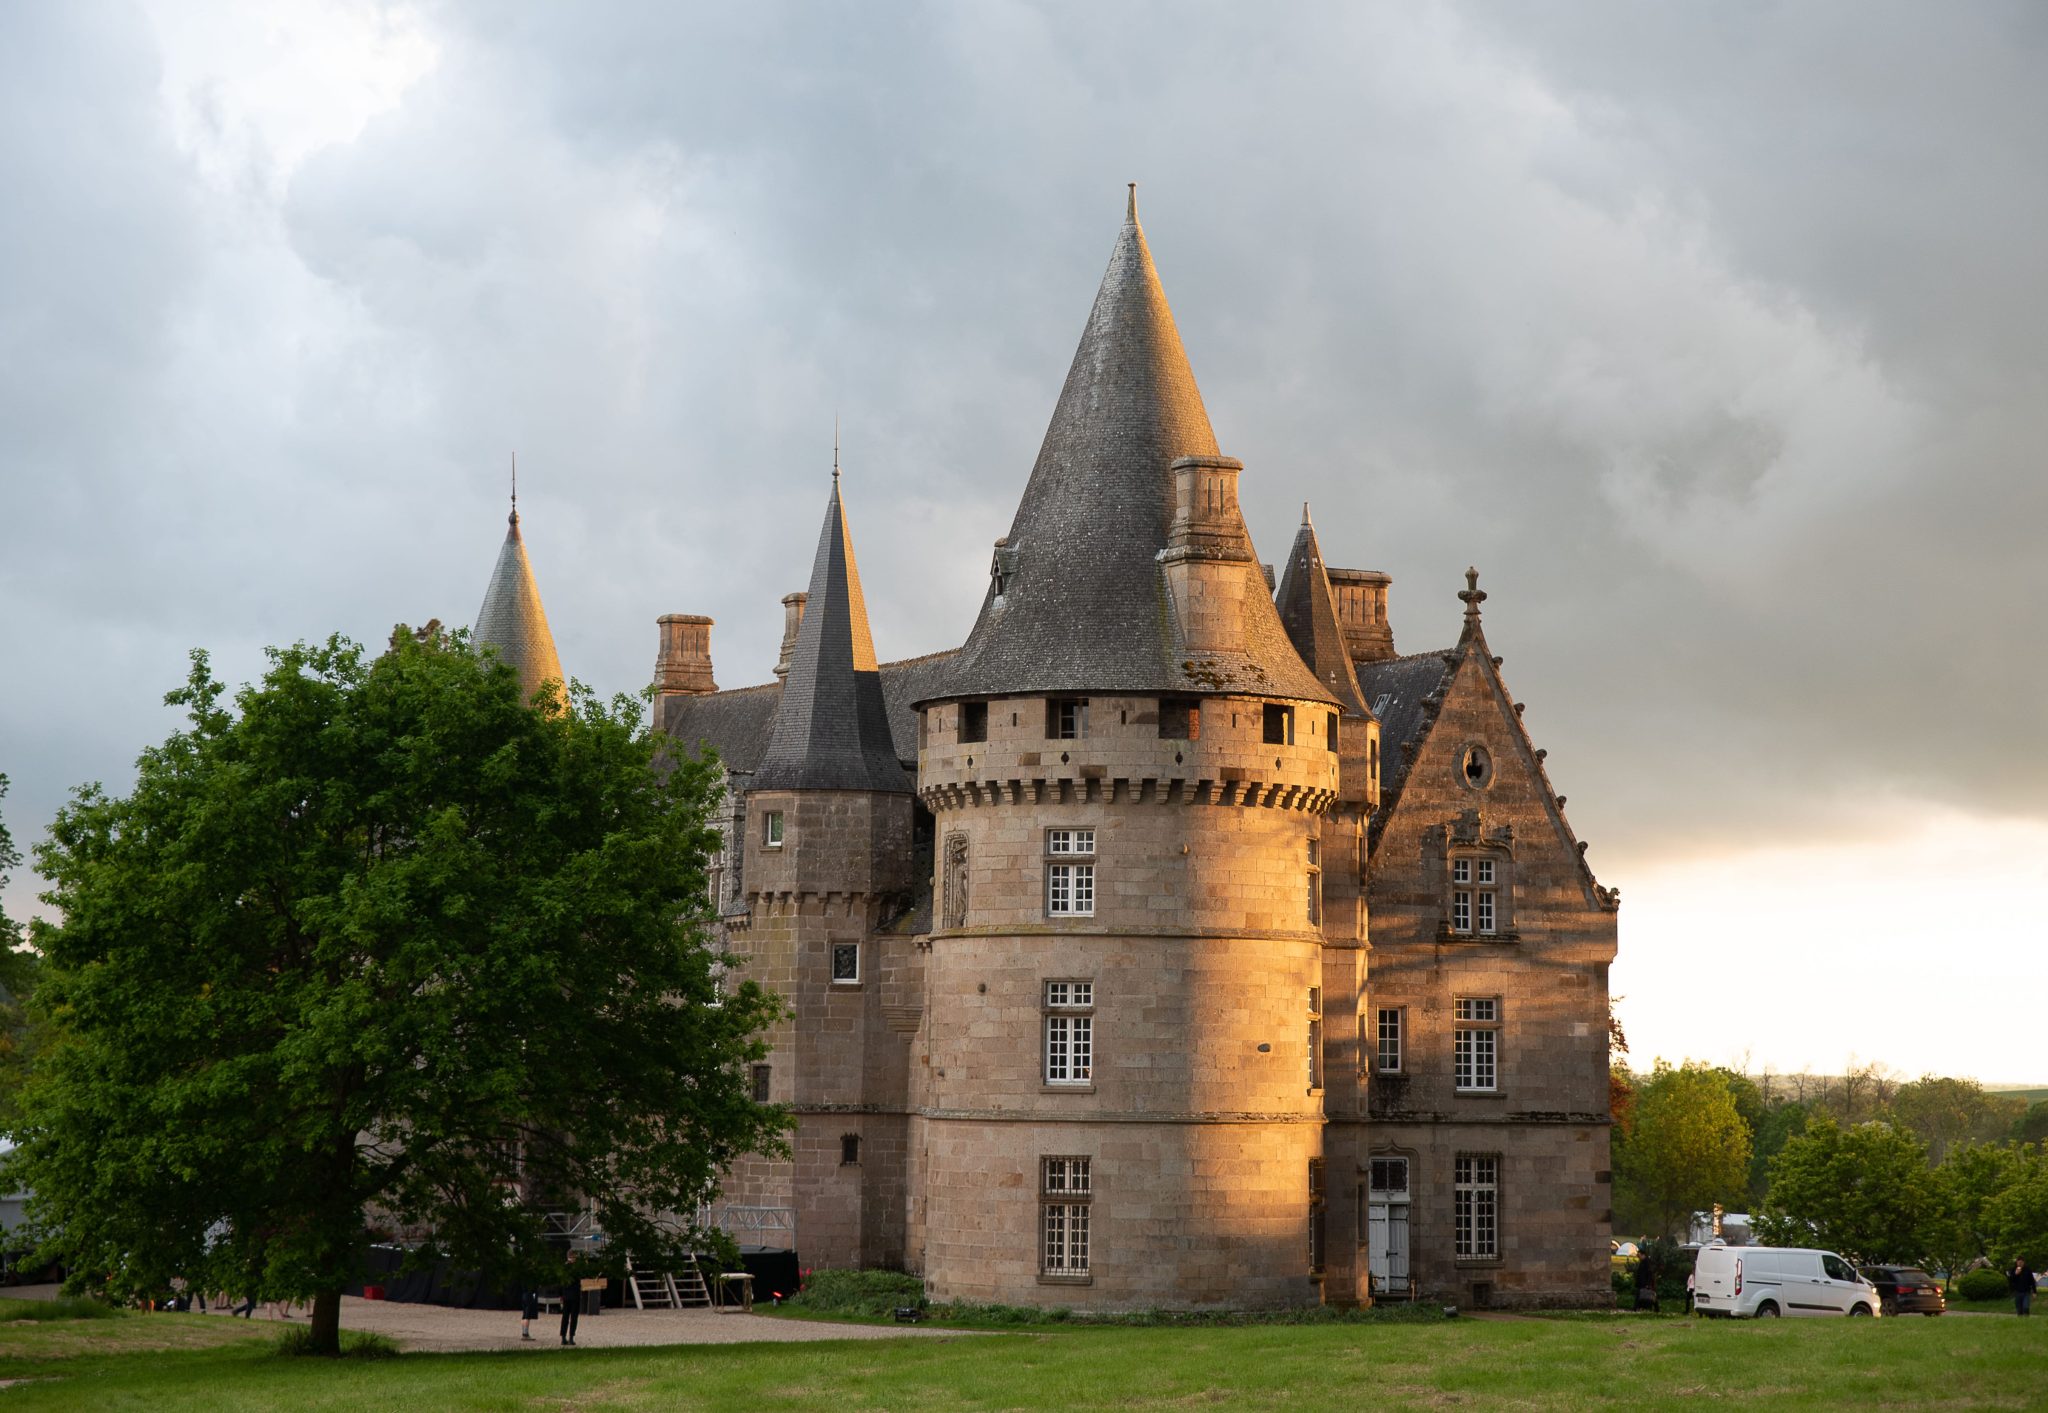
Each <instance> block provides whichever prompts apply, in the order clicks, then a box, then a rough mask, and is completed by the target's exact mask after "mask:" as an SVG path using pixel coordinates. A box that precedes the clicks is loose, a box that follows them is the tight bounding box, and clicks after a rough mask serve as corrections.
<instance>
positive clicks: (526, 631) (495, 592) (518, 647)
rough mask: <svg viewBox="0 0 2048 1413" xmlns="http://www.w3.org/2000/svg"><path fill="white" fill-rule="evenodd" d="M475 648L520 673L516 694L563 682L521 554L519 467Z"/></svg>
mask: <svg viewBox="0 0 2048 1413" xmlns="http://www.w3.org/2000/svg"><path fill="white" fill-rule="evenodd" d="M473 637H474V640H475V642H476V644H477V646H478V647H490V648H494V649H496V650H497V653H498V656H499V657H500V658H502V659H503V660H504V661H505V662H507V663H509V664H511V666H512V669H513V670H514V671H515V672H517V673H518V674H519V694H520V696H521V697H523V698H525V699H526V700H528V701H531V700H532V699H533V694H534V693H536V692H538V691H539V690H540V688H541V684H542V683H543V682H549V681H553V682H559V683H563V684H566V683H567V681H568V679H567V678H566V677H565V676H564V675H563V673H562V659H561V658H560V657H559V656H558V655H557V654H556V652H555V635H554V634H553V633H551V632H550V631H549V630H548V614H547V610H546V609H545V608H543V607H542V606H541V601H540V588H539V586H538V585H537V584H535V583H534V580H533V566H532V565H531V564H529V563H528V562H527V559H526V540H525V538H524V537H523V536H522V535H521V534H520V533H519V470H518V465H517V463H516V462H515V463H514V465H513V471H512V513H511V514H510V515H508V516H507V517H506V519H505V544H504V547H503V548H501V549H500V550H499V551H498V563H497V566H496V567H495V568H493V569H492V570H491V582H490V583H489V585H487V586H486V587H485V589H484V602H483V607H481V608H479V609H478V610H477V611H476V632H475V633H474V635H473Z"/></svg>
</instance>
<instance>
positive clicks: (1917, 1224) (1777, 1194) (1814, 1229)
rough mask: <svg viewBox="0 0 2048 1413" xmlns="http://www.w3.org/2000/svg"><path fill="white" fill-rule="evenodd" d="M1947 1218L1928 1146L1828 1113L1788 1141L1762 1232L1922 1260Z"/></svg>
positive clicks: (1880, 1256) (1780, 1240) (1867, 1255)
mask: <svg viewBox="0 0 2048 1413" xmlns="http://www.w3.org/2000/svg"><path fill="white" fill-rule="evenodd" d="M1939 1215H1940V1205H1939V1200H1938V1197H1937V1194H1936V1190H1935V1183H1934V1175H1933V1173H1932V1171H1931V1170H1930V1169H1929V1168H1928V1166H1927V1150H1926V1149H1925V1148H1924V1147H1922V1146H1921V1143H1920V1140H1919V1139H1917V1138H1915V1137H1914V1136H1913V1135H1912V1134H1910V1133H1906V1132H1904V1131H1903V1130H1901V1129H1898V1128H1895V1127H1893V1126H1892V1125H1890V1124H1887V1123H1880V1122H1871V1123H1863V1124H1857V1125H1855V1126H1854V1127H1852V1128H1844V1127H1842V1126H1841V1125H1840V1124H1838V1123H1836V1122H1835V1120H1834V1119H1833V1118H1832V1117H1830V1116H1828V1115H1820V1116H1817V1117H1815V1118H1814V1119H1813V1120H1812V1121H1811V1122H1810V1123H1808V1125H1807V1128H1806V1132H1804V1133H1802V1134H1800V1135H1799V1136H1798V1137H1797V1138H1794V1139H1792V1140H1790V1141H1789V1142H1787V1143H1786V1144H1785V1147H1784V1150H1783V1151H1782V1152H1780V1153H1779V1154H1778V1156H1777V1157H1776V1158H1775V1159H1774V1160H1773V1161H1772V1163H1771V1189H1770V1194H1769V1196H1768V1198H1767V1199H1766V1201H1765V1204H1764V1210H1763V1212H1762V1213H1761V1214H1760V1216H1759V1217H1758V1222H1757V1230H1758V1232H1759V1234H1760V1235H1761V1236H1762V1237H1763V1239H1764V1240H1765V1241H1766V1242H1768V1243H1770V1244H1772V1245H1775V1246H1812V1245H1820V1246H1825V1247H1830V1248H1832V1249H1834V1250H1836V1251H1840V1252H1841V1253H1843V1254H1844V1255H1846V1256H1849V1257H1852V1258H1855V1259H1860V1260H1865V1261H1918V1260H1921V1259H1923V1257H1924V1256H1925V1255H1926V1252H1927V1249H1928V1241H1929V1238H1930V1237H1931V1235H1932V1233H1933V1226H1934V1223H1935V1222H1936V1220H1937V1219H1938V1217H1939Z"/></svg>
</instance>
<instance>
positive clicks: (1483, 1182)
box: [1451, 1153, 1500, 1261]
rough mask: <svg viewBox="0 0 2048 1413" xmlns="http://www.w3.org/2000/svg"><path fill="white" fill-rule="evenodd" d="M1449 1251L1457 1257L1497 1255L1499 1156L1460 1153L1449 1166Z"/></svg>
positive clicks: (1477, 1258) (1478, 1258) (1481, 1258)
mask: <svg viewBox="0 0 2048 1413" xmlns="http://www.w3.org/2000/svg"><path fill="white" fill-rule="evenodd" d="M1451 1198H1452V1227H1453V1230H1454V1233H1455V1237H1454V1251H1453V1254H1454V1255H1455V1256H1456V1257H1457V1259H1458V1260H1460V1261H1491V1260H1494V1259H1496V1258H1497V1257H1498V1256H1499V1255H1500V1159H1499V1158H1497V1157H1494V1156H1493V1155H1491V1154H1477V1153H1461V1154H1459V1155H1458V1157H1457V1160H1456V1162H1455V1165H1454V1167H1453V1175H1452V1183H1451Z"/></svg>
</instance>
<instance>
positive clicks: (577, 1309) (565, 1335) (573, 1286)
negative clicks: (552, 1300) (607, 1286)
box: [562, 1251, 583, 1344]
mask: <svg viewBox="0 0 2048 1413" xmlns="http://www.w3.org/2000/svg"><path fill="white" fill-rule="evenodd" d="M582 1313H583V1282H582V1280H581V1279H579V1278H578V1276H577V1274H576V1253H575V1252H573V1251H572V1252H570V1253H569V1258H568V1260H567V1262H566V1263H565V1264H564V1266H563V1276H562V1343H564V1344H574V1343H575V1342H576V1320H577V1318H578V1317H579V1316H580V1315H582Z"/></svg>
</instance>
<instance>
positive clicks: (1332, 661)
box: [1280, 502, 1371, 716]
mask: <svg viewBox="0 0 2048 1413" xmlns="http://www.w3.org/2000/svg"><path fill="white" fill-rule="evenodd" d="M1280 621H1281V622H1282V623H1284V624H1286V625H1287V636H1288V638H1289V639H1290V640H1291V641H1292V642H1293V643H1294V649H1295V651H1296V652H1298V653H1300V654H1301V660H1302V661H1303V662H1305V663H1307V664H1308V666H1309V670H1310V671H1312V672H1314V673H1315V674H1316V676H1317V677H1318V678H1319V679H1320V680H1321V681H1322V683H1323V685H1324V686H1326V687H1328V688H1329V689H1330V693H1331V695H1332V696H1334V697H1336V698H1337V700H1338V701H1340V702H1342V703H1343V704H1344V709H1345V710H1346V711H1347V712H1350V713H1352V714H1353V715H1356V716H1368V715H1370V714H1371V713H1370V712H1368V711H1367V710H1366V705H1365V694H1364V693H1363V692H1361V691H1360V690H1359V687H1358V674H1357V672H1355V671H1354V670H1353V669H1352V666H1351V657H1352V654H1351V647H1350V643H1349V641H1348V639H1347V637H1346V635H1345V632H1344V627H1343V625H1342V624H1341V623H1340V622H1339V621H1338V614H1337V602H1336V598H1335V596H1334V595H1333V594H1332V592H1331V589H1330V580H1329V577H1328V575H1327V573H1326V572H1325V569H1324V565H1323V548H1322V546H1321V545H1320V544H1318V543H1316V527H1315V523H1314V522H1313V521H1311V520H1310V519H1309V515H1308V504H1307V503H1306V502H1303V504H1302V507H1301V528H1300V529H1299V530H1297V531H1295V534H1294V548H1293V549H1291V550H1289V551H1288V554H1287V570H1286V573H1285V574H1284V575H1282V576H1281V579H1280Z"/></svg>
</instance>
